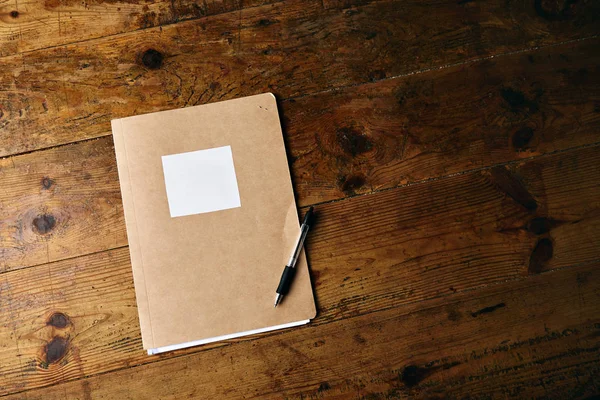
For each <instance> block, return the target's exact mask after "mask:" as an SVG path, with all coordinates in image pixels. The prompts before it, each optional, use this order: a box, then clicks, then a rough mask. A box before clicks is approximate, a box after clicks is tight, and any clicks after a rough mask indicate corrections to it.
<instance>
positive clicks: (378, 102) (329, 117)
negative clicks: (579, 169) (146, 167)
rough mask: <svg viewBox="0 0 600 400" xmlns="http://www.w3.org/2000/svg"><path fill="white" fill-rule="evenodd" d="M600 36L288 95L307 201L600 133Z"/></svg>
mask: <svg viewBox="0 0 600 400" xmlns="http://www.w3.org/2000/svg"><path fill="white" fill-rule="evenodd" d="M598 47H600V40H597V39H594V40H590V41H584V42H582V43H575V44H569V45H565V46H557V47H553V48H548V49H544V50H542V51H538V52H529V53H522V54H514V55H511V56H506V57H497V58H494V59H492V60H485V61H481V62H477V63H472V64H469V65H461V66H456V67H450V68H444V69H442V70H438V71H430V72H427V73H422V74H417V75H412V76H406V77H401V78H398V79H390V80H385V81H381V82H376V83H372V84H365V85H361V86H358V87H353V88H345V89H342V90H337V91H329V92H326V93H321V94H316V95H312V96H306V97H302V98H299V99H292V100H289V101H283V102H281V106H282V107H281V108H282V112H281V115H282V120H283V124H284V128H285V132H286V136H287V138H288V140H287V143H288V149H289V152H290V161H291V170H292V177H293V180H294V184H295V188H296V193H297V194H298V201H299V202H300V204H302V205H306V204H312V203H318V202H322V201H326V200H334V199H339V198H343V197H346V196H350V195H355V194H364V193H369V192H371V191H373V190H377V189H382V188H389V187H394V186H397V185H400V184H406V183H410V182H416V181H420V180H423V179H430V178H433V177H439V176H444V175H448V174H453V173H457V172H461V171H465V170H469V169H476V168H481V167H485V166H489V165H493V164H496V163H502V162H507V161H511V160H518V159H520V158H526V157H532V156H537V155H540V154H545V153H548V152H552V151H556V150H561V149H567V148H570V147H574V146H579V145H583V144H589V143H596V142H599V141H600V113H598V109H597V104H596V100H595V99H597V98H599V97H600V70H599V69H598V65H600V52H597V51H595V49H597V48H598Z"/></svg>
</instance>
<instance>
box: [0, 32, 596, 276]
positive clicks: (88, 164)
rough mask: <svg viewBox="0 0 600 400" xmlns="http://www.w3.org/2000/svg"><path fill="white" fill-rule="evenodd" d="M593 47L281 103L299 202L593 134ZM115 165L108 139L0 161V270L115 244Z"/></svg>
mask: <svg viewBox="0 0 600 400" xmlns="http://www.w3.org/2000/svg"><path fill="white" fill-rule="evenodd" d="M599 45H600V41H599V40H598V39H593V40H590V41H584V42H582V43H574V44H568V45H563V46H556V47H552V48H548V49H544V50H542V51H539V52H536V53H535V54H533V55H532V54H515V55H510V56H506V57H504V58H502V59H499V60H496V61H493V62H492V61H489V60H487V61H482V62H476V63H471V64H469V65H467V66H460V67H451V68H446V69H443V70H439V71H429V72H425V73H423V74H419V75H415V76H408V77H401V78H396V79H390V80H385V81H381V82H376V83H370V84H365V85H361V86H358V87H350V88H344V89H341V90H338V91H333V92H332V91H330V92H326V93H321V94H316V95H308V96H305V97H302V98H299V99H297V100H289V101H283V102H281V116H282V121H283V125H284V128H285V130H286V132H287V136H286V141H287V145H288V150H289V154H290V165H291V168H292V178H293V181H294V183H295V189H296V198H297V201H298V203H299V204H300V205H302V206H305V205H308V204H314V203H320V202H324V201H328V200H335V199H341V198H344V197H346V196H350V195H355V194H364V193H369V192H373V191H376V190H381V189H385V188H390V187H394V186H397V185H400V184H407V183H411V182H418V181H420V180H423V179H428V178H434V177H441V176H446V175H449V174H453V173H457V172H461V171H465V170H473V169H477V168H482V167H486V166H492V165H494V164H496V163H500V162H509V161H516V160H520V159H524V158H528V157H534V156H539V155H542V154H546V153H549V152H553V151H558V150H564V149H568V148H571V147H573V146H582V145H590V144H594V143H597V142H599V141H600V137H599V136H598V131H599V130H600V114H599V113H598V112H597V110H596V106H597V104H596V103H595V102H594V99H597V98H598V97H599V96H600V76H599V74H598V73H596V72H595V68H596V66H597V65H598V63H599V62H600V54H598V52H593V50H594V49H595V48H598V46H599ZM567 60H568V61H567ZM523 82H526V84H523ZM434 88H435V90H434ZM462 98H467V99H469V101H468V102H467V101H461V99H462ZM448 132H450V133H448ZM115 163H116V161H115V157H114V149H113V146H112V140H111V138H110V137H106V138H102V139H99V140H93V141H84V142H80V143H75V144H71V145H68V146H60V147H56V148H53V149H48V150H43V151H38V152H33V153H29V154H25V155H20V156H16V157H11V158H6V159H4V160H0V166H2V168H0V177H1V178H2V182H1V183H0V187H1V188H5V190H4V192H0V201H2V202H3V207H2V209H0V219H1V220H2V221H3V225H4V229H3V230H2V231H0V244H2V246H1V247H0V252H1V253H0V254H2V260H1V261H0V268H2V269H3V270H10V269H18V268H22V267H27V266H31V265H37V264H43V263H45V262H50V261H56V260H60V259H64V258H68V257H74V256H78V255H83V254H86V253H89V252H96V251H101V250H107V249H110V248H116V247H120V246H124V245H126V244H127V238H126V234H125V228H124V225H123V212H122V205H121V199H120V192H119V185H118V177H117V170H116V164H115ZM9 188H10V190H9ZM50 230H52V234H51V235H47V234H46V233H47V232H49V231H50Z"/></svg>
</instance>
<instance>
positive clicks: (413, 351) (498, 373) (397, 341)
mask: <svg viewBox="0 0 600 400" xmlns="http://www.w3.org/2000/svg"><path fill="white" fill-rule="evenodd" d="M599 267H600V264H597V263H595V264H591V265H588V266H584V267H581V266H580V267H576V268H572V269H568V270H562V271H556V272H552V273H548V274H543V275H538V276H536V277H533V278H530V279H526V280H523V281H520V282H511V283H509V284H503V285H492V286H489V287H487V288H485V289H483V290H479V291H475V292H470V293H465V294H461V295H453V296H451V298H450V299H443V300H442V301H440V300H434V301H430V302H427V303H418V304H412V305H409V306H406V307H401V308H393V309H389V310H385V311H380V312H375V313H370V314H367V315H363V316H359V317H354V318H346V319H343V320H341V321H336V322H332V323H328V324H322V325H318V326H307V327H303V328H298V329H294V330H288V331H285V332H282V333H281V334H277V335H270V336H267V337H263V338H260V339H256V340H252V341H244V342H238V343H234V344H231V345H229V346H226V347H222V348H217V349H211V350H208V351H203V352H200V353H196V354H193V355H188V356H183V357H178V358H174V359H167V360H163V361H159V362H154V363H151V364H146V365H142V366H136V367H131V368H126V369H122V370H119V371H116V372H113V373H110V374H102V375H99V376H93V377H86V378H83V379H82V380H79V381H75V382H68V383H63V384H59V385H56V386H52V387H49V388H44V389H42V390H35V391H29V392H26V393H24V394H25V395H26V396H27V399H44V400H50V399H62V398H65V397H67V398H85V399H88V398H104V399H112V398H114V399H117V398H118V399H124V398H136V399H154V398H161V399H179V398H195V397H206V398H225V397H226V398H230V399H238V398H239V399H241V398H248V397H260V398H264V399H270V398H273V399H275V398H278V399H279V398H307V397H309V398H377V399H378V398H390V397H391V398H405V397H411V398H413V397H414V398H432V397H433V396H435V398H438V396H443V397H444V398H447V397H450V398H465V397H479V396H486V397H507V396H518V397H521V398H523V397H526V398H529V397H539V396H545V397H550V398H561V399H564V398H572V397H582V396H585V395H591V394H594V393H597V391H598V390H599V389H600V388H599V387H598V383H597V379H595V377H597V375H598V373H599V372H600V361H599V357H598V356H599V355H600V319H599V318H598V311H600V308H599V305H600V290H598V289H599V284H598V281H599V279H600V268H599ZM498 327H502V329H499V328H498ZM90 339H91V337H90ZM67 343H68V341H67ZM72 349H74V347H71V350H69V352H73V351H74V350H72ZM82 360H83V359H82ZM342 360H343V361H342ZM77 365H79V366H80V368H82V369H84V368H85V365H86V364H85V362H83V361H82V362H78V361H75V360H73V357H68V358H67V359H66V360H65V367H68V366H70V369H71V370H73V369H76V368H77ZM66 369H67V368H63V370H66ZM49 370H51V369H49ZM65 372H66V371H65ZM7 398H8V399H11V398H23V395H22V394H18V395H16V396H8V397H7Z"/></svg>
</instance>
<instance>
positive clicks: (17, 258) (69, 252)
mask: <svg viewBox="0 0 600 400" xmlns="http://www.w3.org/2000/svg"><path fill="white" fill-rule="evenodd" d="M0 188H1V189H0V271H5V270H11V269H15V268H23V267H28V266H32V265H37V264H45V263H47V262H49V261H54V260H60V259H63V258H68V257H73V256H76V255H82V254H87V253H90V252H94V251H100V250H106V249H107V248H115V247H119V246H124V245H126V244H127V235H126V233H125V222H124V217H123V205H122V203H121V192H120V190H119V181H118V174H117V165H116V160H115V153H114V148H113V146H112V142H110V141H107V140H104V141H101V140H100V141H99V140H96V141H89V142H83V143H78V144H75V145H67V146H63V147H57V148H54V149H52V150H51V151H42V152H36V153H30V154H25V155H22V156H19V157H12V158H6V159H2V160H0Z"/></svg>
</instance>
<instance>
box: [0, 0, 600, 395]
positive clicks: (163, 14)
mask: <svg viewBox="0 0 600 400" xmlns="http://www.w3.org/2000/svg"><path fill="white" fill-rule="evenodd" d="M599 20H600V2H598V1H583V0H580V1H545V0H531V1H524V2H504V1H499V0H498V1H490V2H484V3H480V2H474V1H453V2H450V1H436V2H434V1H426V2H419V1H409V2H405V1H356V0H348V1H341V0H340V1H337V0H323V1H294V0H289V1H266V0H265V1H260V0H256V1H251V2H241V1H228V0H222V1H219V0H215V1H209V2H206V1H203V2H194V1H193V0H181V1H162V0H157V1H132V2H123V1H120V0H119V1H112V0H111V1H99V0H94V1H87V2H73V1H66V0H46V1H41V0H30V1H28V2H21V1H19V2H15V3H14V4H13V3H9V2H4V3H0V156H3V157H4V158H2V159H0V396H6V398H11V399H12V398H15V399H38V398H39V399H42V398H43V399H55V398H56V399H59V398H60V399H63V398H68V399H76V398H79V399H90V398H91V399H96V398H101V399H113V398H114V399H124V398H125V399H126V398H131V399H139V398H148V399H155V398H161V399H163V398H173V399H180V398H211V399H214V398H250V397H256V398H315V399H318V398H340V399H342V398H343V399H345V398H356V399H386V398H392V399H395V398H406V397H414V398H426V399H431V398H465V397H472V398H473V397H474V398H506V397H517V398H530V397H535V398H556V399H565V398H587V397H591V396H594V395H598V394H600V388H599V383H598V379H597V376H598V375H600V313H599V311H600V284H599V283H598V282H596V281H595V280H594V279H600V276H598V274H599V265H600V264H599V263H600V246H599V244H600V69H599V62H600V53H599V52H598V49H599V48H600V39H598V37H597V35H598V33H599V31H600V24H599ZM264 91H272V92H274V93H275V94H276V95H277V97H278V99H279V107H280V116H281V120H282V125H283V128H284V135H285V141H286V146H287V151H288V159H289V164H290V169H291V173H292V179H293V183H294V189H295V194H296V199H297V201H298V205H299V206H300V207H301V209H302V210H304V209H305V208H306V207H308V206H309V205H316V208H317V210H318V212H319V220H318V224H317V225H316V227H315V230H314V232H313V233H312V234H311V236H309V240H308V243H307V250H308V256H309V261H310V266H311V277H312V281H313V285H314V291H315V297H316V300H317V303H318V309H319V315H318V316H317V318H316V319H315V320H314V321H313V322H312V323H311V324H309V325H307V326H305V327H300V328H294V329H289V330H285V331H281V332H274V333H268V334H263V335H256V336H253V337H247V338H242V339H238V340H231V341H226V342H220V343H215V344H211V345H206V346H201V347H197V348H192V349H186V350H181V351H177V352H173V353H169V354H164V355H160V356H147V355H146V354H145V353H144V352H143V351H142V348H141V338H140V333H139V325H138V320H137V310H136V304H135V293H134V291H133V281H132V276H131V266H130V263H129V253H128V248H127V236H126V233H125V226H124V220H123V211H122V203H121V197H120V191H119V185H118V176H117V171H116V164H115V157H114V148H113V144H112V139H111V137H110V124H109V122H110V119H111V118H116V117H121V116H127V115H134V114H139V113H143V112H150V111H156V110H163V109H169V108H174V107H183V106H189V105H193V104H203V103H207V102H213V101H218V100H223V99H229V98H235V97H239V96H243V95H249V94H255V93H260V92H264Z"/></svg>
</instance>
